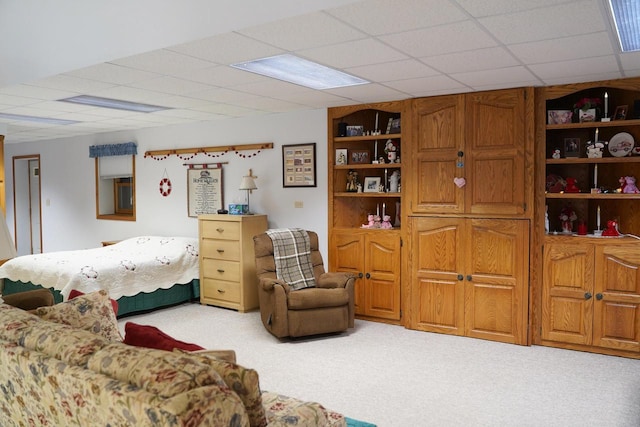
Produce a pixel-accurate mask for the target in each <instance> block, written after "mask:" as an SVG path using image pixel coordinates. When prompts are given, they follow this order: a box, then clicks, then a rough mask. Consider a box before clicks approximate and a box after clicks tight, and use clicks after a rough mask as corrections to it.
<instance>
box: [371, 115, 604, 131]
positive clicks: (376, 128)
mask: <svg viewBox="0 0 640 427" xmlns="http://www.w3.org/2000/svg"><path fill="white" fill-rule="evenodd" d="M605 111H606V110H605ZM373 130H375V131H377V130H378V113H376V127H375V128H374V129H373Z"/></svg>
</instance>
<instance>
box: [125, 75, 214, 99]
mask: <svg viewBox="0 0 640 427" xmlns="http://www.w3.org/2000/svg"><path fill="white" fill-rule="evenodd" d="M129 86H130V87H135V88H138V89H146V90H152V91H155V92H161V93H170V94H172V95H184V94H188V93H193V92H202V91H204V90H209V89H211V86H209V85H205V84H202V83H197V82H193V81H190V80H183V79H178V78H176V77H171V76H163V77H158V78H155V79H151V80H145V81H142V82H137V83H132V84H130V85H129Z"/></svg>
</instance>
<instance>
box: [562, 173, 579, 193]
mask: <svg viewBox="0 0 640 427" xmlns="http://www.w3.org/2000/svg"><path fill="white" fill-rule="evenodd" d="M577 183H578V180H577V179H575V178H571V177H567V186H566V187H565V188H564V191H565V193H579V192H580V189H579V188H578V186H577V185H576V184H577Z"/></svg>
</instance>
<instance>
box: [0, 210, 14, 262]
mask: <svg viewBox="0 0 640 427" xmlns="http://www.w3.org/2000/svg"><path fill="white" fill-rule="evenodd" d="M0 223H1V224H0V265H2V264H4V263H5V261H7V260H9V259H11V258H14V257H15V256H16V255H17V253H16V246H15V243H13V239H12V238H11V234H9V227H7V221H6V220H5V219H4V214H3V213H2V210H0Z"/></svg>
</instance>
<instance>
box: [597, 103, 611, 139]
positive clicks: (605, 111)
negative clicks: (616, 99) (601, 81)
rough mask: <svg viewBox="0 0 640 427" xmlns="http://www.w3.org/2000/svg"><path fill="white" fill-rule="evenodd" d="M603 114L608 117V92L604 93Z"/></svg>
mask: <svg viewBox="0 0 640 427" xmlns="http://www.w3.org/2000/svg"><path fill="white" fill-rule="evenodd" d="M604 116H605V117H609V94H608V93H607V92H605V93H604ZM596 142H597V141H596Z"/></svg>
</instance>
